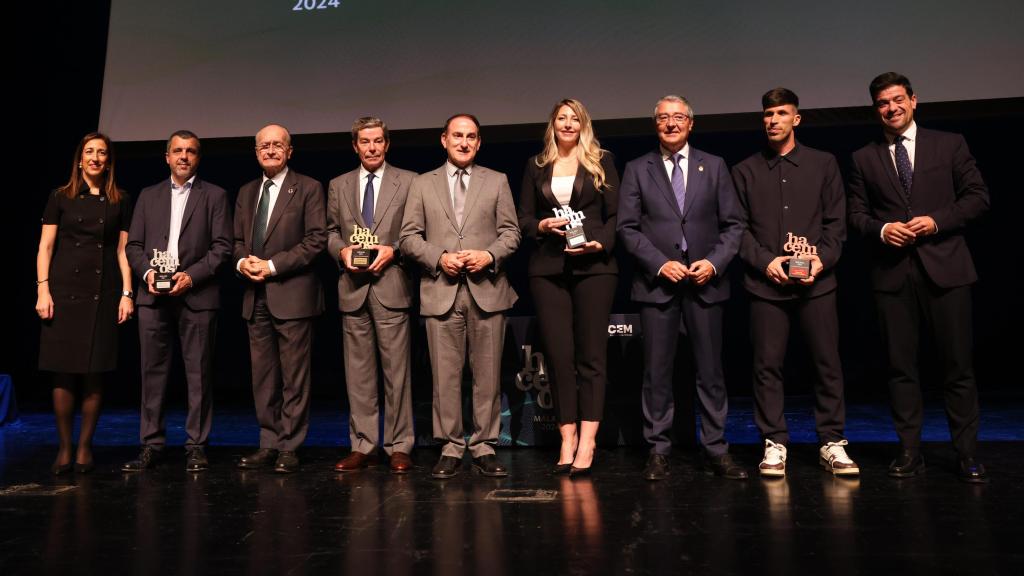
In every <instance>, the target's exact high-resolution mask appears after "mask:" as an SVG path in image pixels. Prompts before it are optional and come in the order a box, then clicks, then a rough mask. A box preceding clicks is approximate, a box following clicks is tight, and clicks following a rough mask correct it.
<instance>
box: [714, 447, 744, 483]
mask: <svg viewBox="0 0 1024 576" xmlns="http://www.w3.org/2000/svg"><path fill="white" fill-rule="evenodd" d="M706 458H707V460H706V463H705V472H706V473H708V474H714V475H715V476H721V477H722V478H727V479H729V480H746V479H747V471H746V470H744V469H743V467H742V466H740V465H739V464H737V463H736V461H735V460H733V459H732V455H731V454H729V453H725V454H722V455H721V456H706Z"/></svg>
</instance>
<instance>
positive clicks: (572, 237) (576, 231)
mask: <svg viewBox="0 0 1024 576" xmlns="http://www.w3.org/2000/svg"><path fill="white" fill-rule="evenodd" d="M565 243H566V245H567V246H569V248H579V247H580V246H583V245H584V244H586V243H587V235H586V234H584V233H583V228H582V227H580V228H570V229H568V230H566V231H565Z"/></svg>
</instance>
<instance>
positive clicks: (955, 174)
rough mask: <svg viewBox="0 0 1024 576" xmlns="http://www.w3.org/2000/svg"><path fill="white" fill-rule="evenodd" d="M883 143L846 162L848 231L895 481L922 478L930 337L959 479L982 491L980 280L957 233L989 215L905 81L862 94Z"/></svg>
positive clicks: (962, 160)
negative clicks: (887, 412) (880, 368)
mask: <svg viewBox="0 0 1024 576" xmlns="http://www.w3.org/2000/svg"><path fill="white" fill-rule="evenodd" d="M869 91H870V92H871V100H872V102H873V103H874V107H875V114H876V115H877V116H878V120H879V122H881V124H882V129H883V137H882V138H880V139H878V140H877V141H876V142H873V143H871V144H868V145H867V146H865V147H863V148H861V149H860V150H858V151H856V152H854V154H853V169H852V171H851V172H850V180H849V202H848V206H849V212H850V216H849V221H850V226H851V227H852V228H853V229H854V230H855V231H857V232H859V233H860V234H862V235H863V236H864V240H865V242H866V246H867V252H868V258H869V260H870V266H871V271H870V273H871V286H872V288H873V290H874V293H875V302H876V304H877V307H878V312H879V314H878V316H879V321H880V323H881V330H882V338H883V340H884V341H885V345H886V349H887V352H888V356H889V395H890V399H891V402H892V414H893V420H894V421H895V424H896V433H897V435H898V436H899V438H900V445H901V448H902V450H901V451H900V454H899V455H898V456H897V457H896V459H895V460H894V461H893V462H892V464H891V465H890V466H889V475H890V476H893V477H896V478H906V477H911V476H916V475H918V474H920V473H922V472H924V459H923V458H922V457H921V453H920V446H921V425H922V421H923V406H922V404H923V403H922V400H921V385H920V382H919V378H918V366H917V362H918V343H919V341H920V337H921V331H922V330H927V331H928V332H929V333H930V336H931V338H932V339H933V341H934V342H935V347H936V352H938V360H937V361H938V362H939V363H940V367H941V370H942V374H943V395H944V397H945V400H946V413H947V416H948V418H949V428H950V433H951V435H952V437H953V446H954V447H955V448H956V450H957V453H958V454H959V456H960V471H959V474H960V478H961V479H962V480H964V481H966V482H986V481H987V480H988V476H987V474H986V473H985V467H984V466H982V465H981V463H979V462H978V461H977V460H975V452H976V450H977V445H978V389H977V386H976V385H975V382H974V367H973V355H974V353H973V350H972V344H973V342H972V334H971V284H973V283H974V282H975V281H976V280H977V279H978V275H977V273H976V272H975V270H974V262H973V260H972V259H971V253H970V250H968V248H967V242H966V240H965V239H964V228H966V226H967V224H969V223H970V222H971V221H973V220H975V219H977V218H978V217H979V216H981V215H982V214H983V213H985V211H986V210H988V203H989V199H988V188H987V187H986V186H985V181H984V180H983V179H982V177H981V172H979V171H978V167H977V166H976V165H975V163H974V157H973V156H971V153H970V151H969V150H968V149H967V142H965V141H964V138H963V136H960V135H959V134H949V133H946V132H938V131H936V130H927V129H925V128H919V127H918V126H917V123H915V122H914V110H915V109H916V108H917V96H915V95H914V89H913V87H911V85H910V80H908V79H907V78H906V77H905V76H903V75H900V74H897V73H895V72H886V73H885V74H881V75H879V76H878V77H876V78H875V79H874V80H872V81H871V84H870V86H869Z"/></svg>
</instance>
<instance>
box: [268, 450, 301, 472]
mask: <svg viewBox="0 0 1024 576" xmlns="http://www.w3.org/2000/svg"><path fill="white" fill-rule="evenodd" d="M298 471H299V457H298V456H296V455H295V452H293V451H291V450H281V451H280V452H278V453H277V462H275V463H274V472H277V473H278V474H291V473H292V472H298Z"/></svg>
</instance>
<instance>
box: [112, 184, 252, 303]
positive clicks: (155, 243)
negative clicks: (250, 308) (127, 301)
mask: <svg viewBox="0 0 1024 576" xmlns="http://www.w3.org/2000/svg"><path fill="white" fill-rule="evenodd" d="M170 231H171V179H170V177H168V178H166V179H165V180H164V181H163V182H160V183H157V184H154V185H153V186H150V187H148V188H145V189H143V190H142V192H141V193H139V199H138V201H137V202H136V203H135V212H134V214H133V215H132V226H131V229H130V230H129V232H128V243H127V245H125V249H124V251H125V255H126V256H127V257H128V264H129V265H130V266H131V269H132V272H133V273H134V274H135V276H136V278H138V280H139V282H138V284H137V285H136V286H137V287H136V290H135V294H136V303H137V304H138V305H139V306H152V305H154V304H156V303H157V298H167V297H166V296H161V297H157V296H153V295H152V294H150V293H149V290H148V289H147V287H146V284H145V283H144V282H143V281H142V275H143V274H145V273H146V271H147V270H149V269H150V268H153V266H150V264H149V261H150V259H151V258H152V257H153V250H154V249H156V250H160V251H164V250H167V240H168V235H169V234H170ZM232 240H233V239H232V232H231V207H230V204H229V203H228V195H227V192H225V191H224V189H223V188H221V187H220V186H217V185H216V184H211V183H209V182H205V181H203V180H201V179H200V178H199V177H198V176H197V177H196V179H195V180H193V182H192V190H191V191H190V192H189V193H188V201H187V202H186V203H185V213H184V215H183V216H182V219H181V231H180V233H179V236H178V261H179V265H178V270H180V271H183V272H188V274H189V276H191V277H192V282H193V286H192V288H190V289H189V290H187V291H186V292H185V293H184V294H182V296H181V298H183V299H184V301H185V305H186V306H188V307H189V308H190V309H192V310H215V309H217V308H219V307H220V287H219V286H218V284H217V282H216V274H217V270H218V269H219V268H220V267H221V266H223V265H224V264H226V263H227V262H228V260H229V258H230V256H231V242H232Z"/></svg>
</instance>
